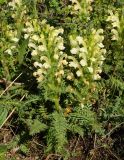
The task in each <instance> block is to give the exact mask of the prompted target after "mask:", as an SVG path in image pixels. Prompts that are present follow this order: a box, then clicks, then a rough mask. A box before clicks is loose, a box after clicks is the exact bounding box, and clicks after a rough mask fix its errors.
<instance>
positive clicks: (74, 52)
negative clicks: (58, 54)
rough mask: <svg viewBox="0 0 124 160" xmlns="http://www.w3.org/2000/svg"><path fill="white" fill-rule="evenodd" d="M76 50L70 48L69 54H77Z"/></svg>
mask: <svg viewBox="0 0 124 160" xmlns="http://www.w3.org/2000/svg"><path fill="white" fill-rule="evenodd" d="M78 51H79V50H78V48H72V49H71V50H70V52H71V53H72V54H77V53H78Z"/></svg>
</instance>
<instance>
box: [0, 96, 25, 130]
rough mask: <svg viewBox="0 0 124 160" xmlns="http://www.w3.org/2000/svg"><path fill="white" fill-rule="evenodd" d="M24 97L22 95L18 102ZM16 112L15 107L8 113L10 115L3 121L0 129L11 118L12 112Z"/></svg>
mask: <svg viewBox="0 0 124 160" xmlns="http://www.w3.org/2000/svg"><path fill="white" fill-rule="evenodd" d="M25 96H26V95H24V96H23V97H22V98H21V99H20V102H21V101H22V100H23V99H24V97H25ZM15 110H16V107H15V108H13V110H12V111H11V112H10V114H9V115H8V117H7V118H6V119H5V121H4V122H3V123H2V124H1V126H0V129H1V128H2V127H3V126H4V124H5V123H6V122H7V121H8V119H9V118H10V117H11V116H12V114H13V113H14V111H15Z"/></svg>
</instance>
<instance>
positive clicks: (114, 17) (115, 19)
mask: <svg viewBox="0 0 124 160" xmlns="http://www.w3.org/2000/svg"><path fill="white" fill-rule="evenodd" d="M106 21H107V22H108V21H109V22H111V24H112V29H111V33H112V40H118V38H119V33H118V30H119V29H120V21H119V15H118V13H117V12H116V13H115V14H114V13H113V12H112V11H109V16H108V18H107V20H106Z"/></svg>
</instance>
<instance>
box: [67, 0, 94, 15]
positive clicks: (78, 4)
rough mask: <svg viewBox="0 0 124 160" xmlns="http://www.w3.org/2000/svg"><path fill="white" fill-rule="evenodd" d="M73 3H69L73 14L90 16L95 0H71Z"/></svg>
mask: <svg viewBox="0 0 124 160" xmlns="http://www.w3.org/2000/svg"><path fill="white" fill-rule="evenodd" d="M70 1H71V3H72V5H69V8H70V9H71V14H76V15H86V16H88V14H89V12H90V11H92V6H91V4H92V2H93V0H83V1H78V0H70Z"/></svg>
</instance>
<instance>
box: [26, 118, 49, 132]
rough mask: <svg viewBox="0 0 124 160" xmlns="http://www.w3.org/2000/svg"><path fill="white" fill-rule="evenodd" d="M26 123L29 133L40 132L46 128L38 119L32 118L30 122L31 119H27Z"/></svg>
mask: <svg viewBox="0 0 124 160" xmlns="http://www.w3.org/2000/svg"><path fill="white" fill-rule="evenodd" d="M27 125H28V126H29V130H30V132H29V133H30V135H34V134H36V133H40V132H41V131H44V130H46V128H47V126H46V125H45V124H44V123H41V122H40V121H39V120H38V119H34V120H33V121H32V122H31V120H27Z"/></svg>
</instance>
